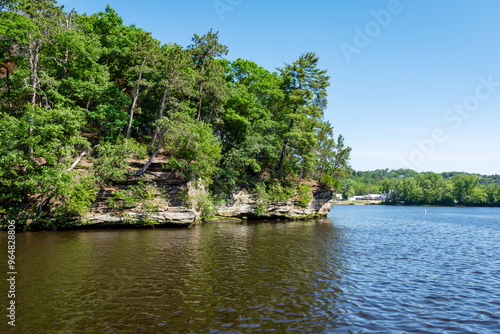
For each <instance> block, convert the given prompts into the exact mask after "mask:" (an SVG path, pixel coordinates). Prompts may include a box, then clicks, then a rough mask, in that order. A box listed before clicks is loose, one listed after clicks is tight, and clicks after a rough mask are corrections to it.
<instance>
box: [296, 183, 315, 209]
mask: <svg viewBox="0 0 500 334" xmlns="http://www.w3.org/2000/svg"><path fill="white" fill-rule="evenodd" d="M311 188H312V187H311V186H310V185H306V184H301V185H300V188H299V194H298V196H297V201H298V203H299V206H300V207H302V208H307V206H308V205H309V203H310V202H311V201H312V199H313V196H312V192H311Z"/></svg>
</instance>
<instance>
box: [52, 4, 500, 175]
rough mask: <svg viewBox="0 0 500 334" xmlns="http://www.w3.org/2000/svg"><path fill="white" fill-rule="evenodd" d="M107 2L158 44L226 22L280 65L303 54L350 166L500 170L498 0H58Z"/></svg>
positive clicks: (264, 62)
mask: <svg viewBox="0 0 500 334" xmlns="http://www.w3.org/2000/svg"><path fill="white" fill-rule="evenodd" d="M59 4H63V5H65V8H66V9H67V10H70V9H72V8H74V9H75V10H76V11H77V12H78V13H80V14H81V13H87V14H89V15H90V14H92V13H97V12H100V11H104V9H105V7H106V5H107V4H109V5H110V6H111V7H112V8H113V9H115V10H116V11H117V12H118V14H119V15H120V16H121V17H122V18H123V20H124V24H126V25H130V24H135V25H136V26H137V27H140V28H142V29H144V30H146V31H148V32H151V33H152V35H153V37H155V38H157V39H159V40H160V41H161V42H162V43H173V42H175V43H177V44H180V45H182V46H187V45H189V44H190V43H191V38H192V36H193V34H194V33H197V34H198V35H203V34H205V33H206V32H207V31H208V30H210V29H211V28H213V29H214V30H215V31H219V39H220V42H221V43H223V44H225V45H227V46H228V47H229V54H228V56H227V58H228V59H230V60H234V59H238V58H243V59H248V60H252V61H254V62H256V63H257V64H258V65H260V66H262V67H264V68H266V69H268V70H270V71H275V69H276V68H277V67H282V65H283V63H292V62H293V61H295V60H296V59H298V57H299V56H300V55H301V54H303V53H305V52H309V51H312V52H315V53H316V54H317V55H318V56H319V57H320V62H319V67H320V68H321V69H327V70H328V74H329V75H330V77H331V80H330V81H331V86H330V87H329V89H328V108H327V110H326V111H325V119H327V120H329V121H330V122H331V123H332V125H333V126H334V130H335V133H336V135H339V134H342V135H343V136H344V138H345V142H346V144H347V145H349V146H350V147H352V156H351V165H352V167H353V169H355V170H374V169H385V168H389V169H398V168H411V169H414V170H416V171H419V172H421V171H433V172H445V171H465V172H470V173H481V174H500V130H499V127H500V39H499V36H500V20H499V19H498V15H499V14H500V1H497V0H482V1H480V2H479V1H477V2H474V1H472V0H467V1H466V0H443V1H432V0H384V1H380V0H370V1H368V0H365V1H361V0H360V1H348V0H343V1H341V0H310V1H294V0H273V1H271V0H185V1H180V0H176V1H173V0H142V1H130V0H108V1H97V0H62V1H59Z"/></svg>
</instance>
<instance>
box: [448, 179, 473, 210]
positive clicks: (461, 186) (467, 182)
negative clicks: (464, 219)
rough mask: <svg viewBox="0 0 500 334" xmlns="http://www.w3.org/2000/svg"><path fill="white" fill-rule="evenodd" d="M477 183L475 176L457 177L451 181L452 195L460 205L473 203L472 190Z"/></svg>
mask: <svg viewBox="0 0 500 334" xmlns="http://www.w3.org/2000/svg"><path fill="white" fill-rule="evenodd" d="M478 184H479V182H478V179H477V176H476V175H459V176H457V177H456V178H455V180H454V181H453V195H454V197H455V199H456V200H457V203H458V204H460V205H467V204H470V203H471V202H472V201H473V194H474V190H475V189H476V187H477V186H478Z"/></svg>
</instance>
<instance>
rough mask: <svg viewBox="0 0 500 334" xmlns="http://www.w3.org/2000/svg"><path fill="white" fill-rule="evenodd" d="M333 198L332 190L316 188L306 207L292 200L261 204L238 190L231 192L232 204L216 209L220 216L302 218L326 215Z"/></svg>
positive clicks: (251, 196)
mask: <svg viewBox="0 0 500 334" xmlns="http://www.w3.org/2000/svg"><path fill="white" fill-rule="evenodd" d="M333 198H334V192H333V191H328V190H318V189H317V190H316V191H313V199H312V200H311V201H310V202H309V204H308V205H307V206H306V207H301V206H299V203H298V202H297V201H293V200H288V201H283V202H273V203H268V204H264V205H262V204H259V203H258V201H257V199H256V198H255V197H254V196H253V195H251V194H248V193H246V192H245V191H240V192H237V193H235V194H233V196H232V204H229V205H224V206H218V207H217V208H216V209H217V213H218V215H219V216H222V217H239V218H242V217H261V218H272V219H276V218H286V219H304V218H313V217H319V216H326V215H327V214H328V212H330V208H331V204H332V202H333Z"/></svg>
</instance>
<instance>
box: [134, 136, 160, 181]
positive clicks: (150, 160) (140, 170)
mask: <svg viewBox="0 0 500 334" xmlns="http://www.w3.org/2000/svg"><path fill="white" fill-rule="evenodd" d="M165 132H167V129H165V130H163V131H162V132H161V133H160V137H159V138H158V143H156V148H155V151H154V152H153V154H152V155H151V158H149V160H148V162H146V164H145V165H144V166H143V167H142V168H141V169H139V170H138V171H137V172H136V173H135V176H141V175H142V174H143V173H144V172H145V171H146V170H147V169H148V167H149V166H150V165H151V163H152V162H153V159H154V158H155V157H156V154H157V153H158V150H159V149H160V144H161V140H162V139H163V135H164V134H165Z"/></svg>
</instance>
